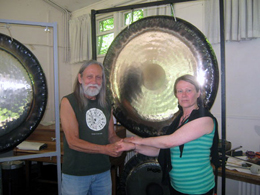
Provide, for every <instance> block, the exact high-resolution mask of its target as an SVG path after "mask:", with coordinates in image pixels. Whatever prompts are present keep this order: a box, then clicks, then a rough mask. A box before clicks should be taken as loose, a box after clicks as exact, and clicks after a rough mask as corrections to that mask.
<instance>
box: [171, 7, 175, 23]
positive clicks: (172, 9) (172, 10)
mask: <svg viewBox="0 0 260 195" xmlns="http://www.w3.org/2000/svg"><path fill="white" fill-rule="evenodd" d="M170 6H171V12H172V17H174V21H175V22H176V16H175V12H174V7H173V3H171V4H170Z"/></svg>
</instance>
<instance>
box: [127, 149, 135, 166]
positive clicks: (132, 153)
mask: <svg viewBox="0 0 260 195" xmlns="http://www.w3.org/2000/svg"><path fill="white" fill-rule="evenodd" d="M134 155H135V152H134V151H130V152H127V153H126V157H125V163H127V161H129V160H130V158H132V157H133V156H134Z"/></svg>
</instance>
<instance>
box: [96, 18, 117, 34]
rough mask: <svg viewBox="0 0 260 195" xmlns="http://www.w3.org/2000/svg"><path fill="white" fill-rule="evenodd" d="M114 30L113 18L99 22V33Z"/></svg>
mask: <svg viewBox="0 0 260 195" xmlns="http://www.w3.org/2000/svg"><path fill="white" fill-rule="evenodd" d="M112 29H114V18H109V19H106V20H102V21H100V22H99V31H100V32H105V31H107V30H112Z"/></svg>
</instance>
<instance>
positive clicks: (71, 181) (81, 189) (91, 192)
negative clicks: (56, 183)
mask: <svg viewBox="0 0 260 195" xmlns="http://www.w3.org/2000/svg"><path fill="white" fill-rule="evenodd" d="M61 194H62V195H111V194H112V181H111V174H110V170H108V171H106V172H103V173H99V174H96V175H88V176H74V175H67V174H64V173H62V183H61Z"/></svg>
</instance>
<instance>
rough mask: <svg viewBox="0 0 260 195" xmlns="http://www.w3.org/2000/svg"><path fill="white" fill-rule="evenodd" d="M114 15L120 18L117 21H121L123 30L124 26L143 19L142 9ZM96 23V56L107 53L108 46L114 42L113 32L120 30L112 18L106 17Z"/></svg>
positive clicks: (114, 34) (119, 26)
mask: <svg viewBox="0 0 260 195" xmlns="http://www.w3.org/2000/svg"><path fill="white" fill-rule="evenodd" d="M115 15H117V16H121V20H118V21H122V20H123V28H124V27H125V26H127V25H129V24H131V23H133V22H135V21H137V20H139V19H141V18H143V17H144V11H143V9H140V10H136V11H133V12H124V13H122V14H114V16H115ZM96 23H97V55H105V54H106V53H107V50H108V48H109V46H110V45H111V43H112V41H113V40H114V37H115V36H116V33H115V32H118V29H121V30H122V27H121V26H122V25H119V24H118V25H117V24H116V22H115V20H114V17H113V16H108V17H106V18H102V19H99V20H97V22H96ZM118 23H121V22H118ZM121 24H122V23H121ZM115 28H117V29H115ZM116 30H117V31H116ZM119 31H120V30H119Z"/></svg>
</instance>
